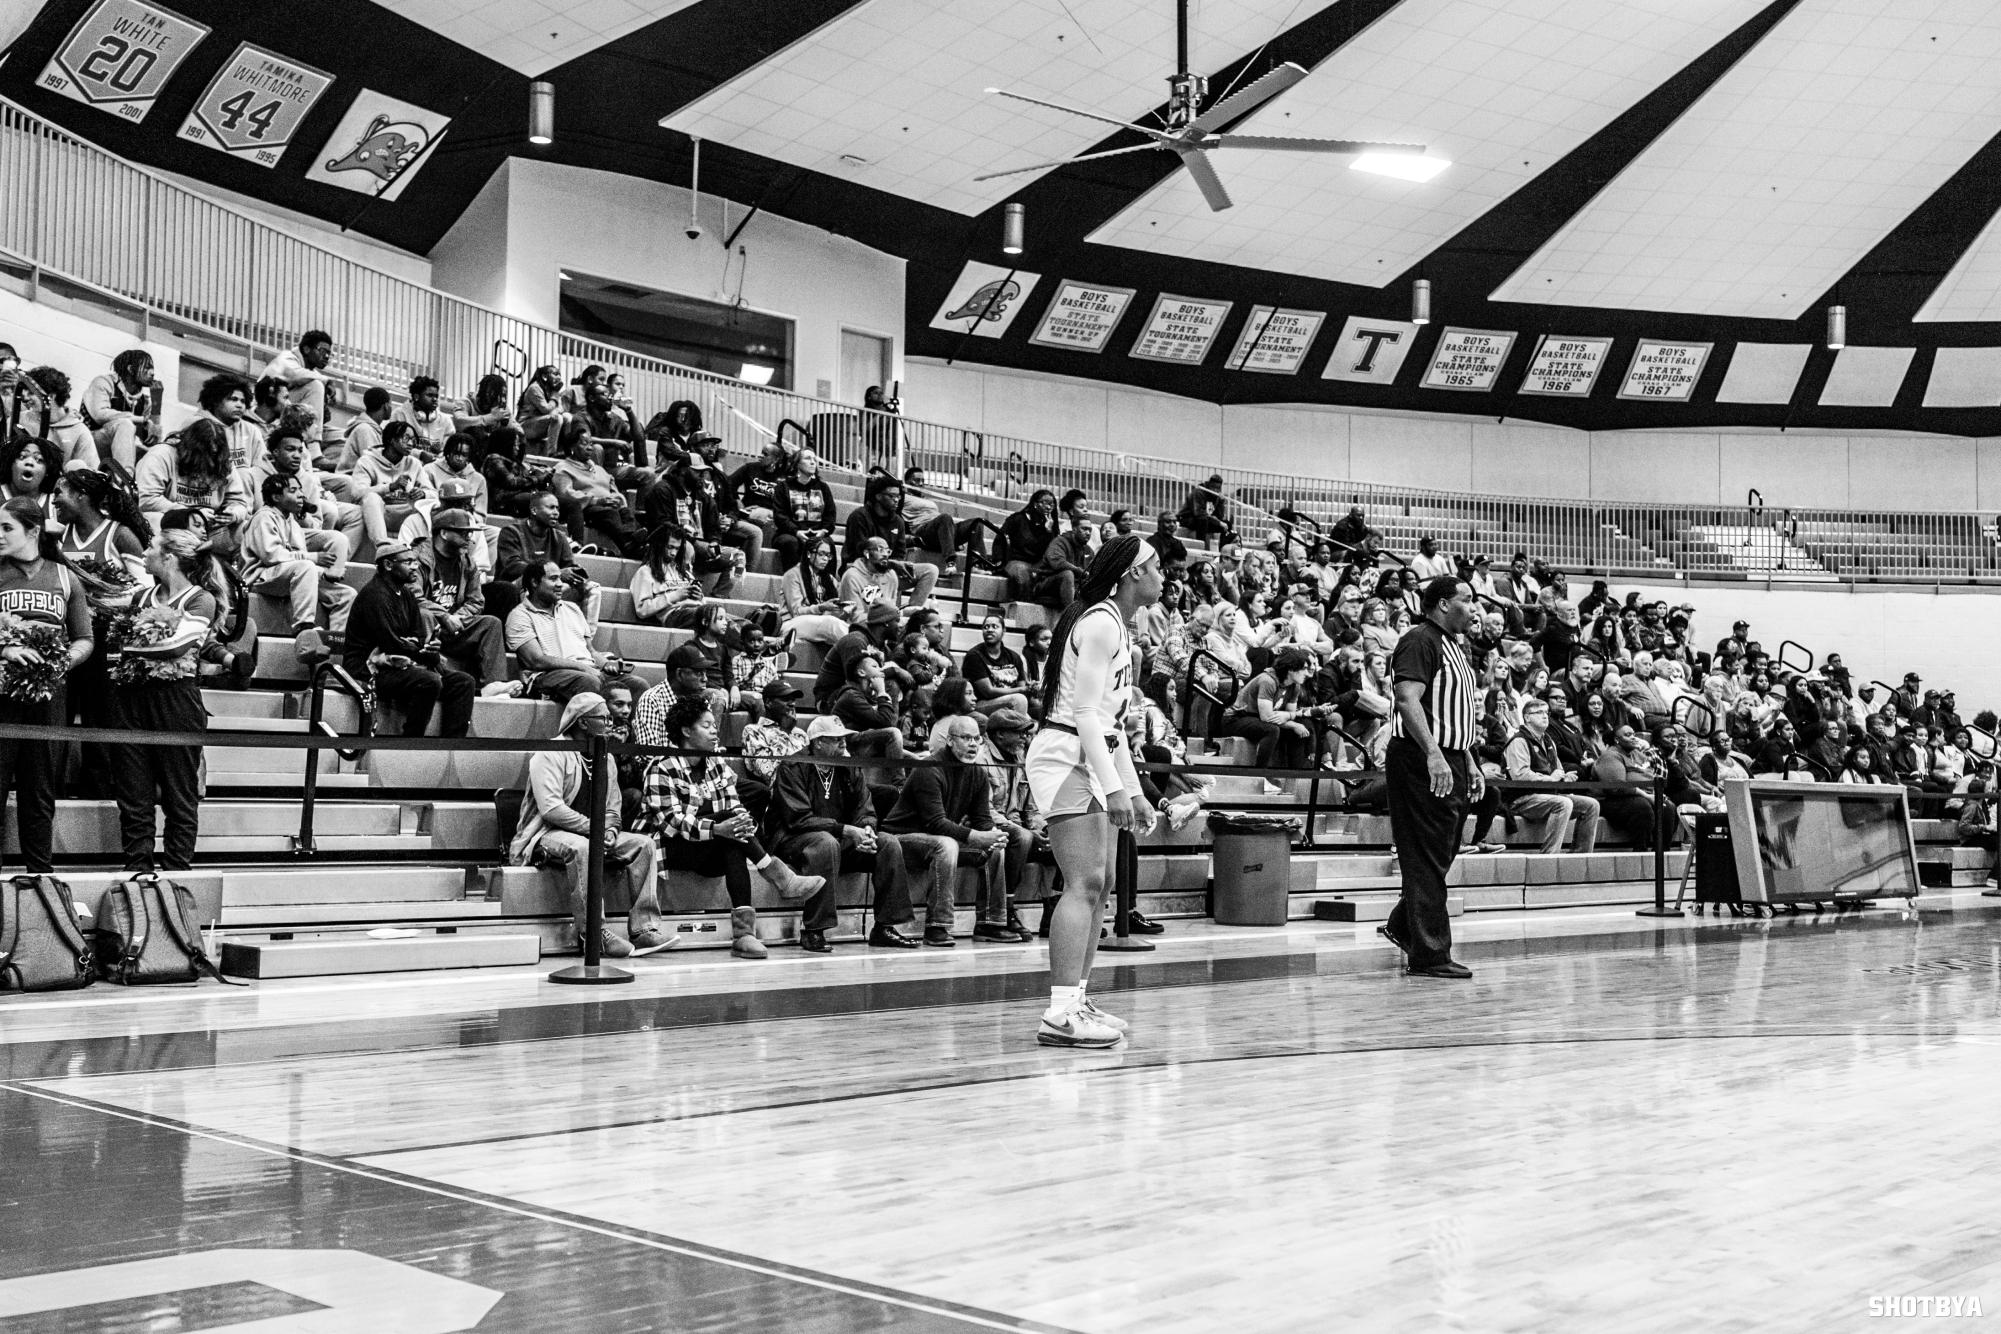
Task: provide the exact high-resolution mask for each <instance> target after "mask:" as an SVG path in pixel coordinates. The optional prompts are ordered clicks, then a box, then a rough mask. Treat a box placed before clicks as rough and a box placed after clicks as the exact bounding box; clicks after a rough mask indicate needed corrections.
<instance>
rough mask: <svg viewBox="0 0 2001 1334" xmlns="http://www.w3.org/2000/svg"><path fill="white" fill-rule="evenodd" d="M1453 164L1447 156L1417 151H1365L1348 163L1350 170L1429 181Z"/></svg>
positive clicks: (1399, 178)
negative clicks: (1424, 154)
mask: <svg viewBox="0 0 2001 1334" xmlns="http://www.w3.org/2000/svg"><path fill="white" fill-rule="evenodd" d="M1451 165H1452V163H1451V162H1450V161H1449V160H1448V159H1446V158H1442V157H1421V156H1419V155H1418V154H1416V153H1363V154H1362V155H1361V156H1360V157H1357V158H1356V159H1355V160H1354V161H1353V162H1350V163H1349V164H1348V170H1349V171H1366V172H1370V173H1372V174H1374V175H1377V176H1394V177H1396V178H1397V179H1398V180H1400V181H1428V180H1430V179H1431V178H1432V177H1434V176H1436V175H1438V173H1439V172H1441V171H1444V170H1445V169H1446V168H1447V167H1449V166H1451Z"/></svg>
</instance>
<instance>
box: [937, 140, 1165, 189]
mask: <svg viewBox="0 0 2001 1334" xmlns="http://www.w3.org/2000/svg"><path fill="white" fill-rule="evenodd" d="M1158 147H1159V146H1158V145H1156V144H1134V145H1133V146H1132V147H1130V148H1107V149H1106V150H1105V151H1104V152H1102V153H1085V154H1083V155H1081V156H1079V157H1066V158H1064V159H1063V160H1062V161H1060V162H1037V163H1034V164H1032V165H1030V166H1026V167H1009V168H1008V169H1007V170H1006V171H990V172H988V173H987V174H986V175H984V176H975V177H973V179H974V180H976V181H997V180H999V179H1000V178H1001V177H1003V176H1019V175H1021V174H1022V173H1023V172H1025V171H1052V170H1054V169H1055V168H1057V167H1067V166H1069V165H1070V164H1071V163H1073V162H1095V161H1097V160H1098V159H1099V158H1101V157H1117V156H1118V155H1119V154H1121V153H1152V152H1156V151H1158Z"/></svg>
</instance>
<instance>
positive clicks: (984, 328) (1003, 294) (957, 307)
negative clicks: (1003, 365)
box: [931, 260, 1042, 338]
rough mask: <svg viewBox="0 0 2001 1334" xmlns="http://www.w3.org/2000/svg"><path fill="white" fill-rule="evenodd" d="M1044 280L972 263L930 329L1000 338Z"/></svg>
mask: <svg viewBox="0 0 2001 1334" xmlns="http://www.w3.org/2000/svg"><path fill="white" fill-rule="evenodd" d="M1041 277H1042V275H1041V274H1039V273H1023V272H1022V271H1021V270H1020V269H1003V268H997V267H996V266H994V265H992V264H980V263H976V262H974V261H971V260H969V261H967V263H966V266H965V268H963V269H961V270H960V271H959V279H958V281H957V282H955V283H953V284H952V290H951V291H950V292H949V293H947V294H946V296H945V300H944V303H943V304H942V305H940V306H939V307H938V313H937V314H936V315H934V316H932V318H931V327H932V328H933V329H948V330H951V331H953V332H955V333H970V334H972V335H973V337H975V338H999V337H1000V336H1001V335H1002V334H1004V333H1006V332H1007V329H1008V326H1009V325H1010V324H1013V323H1014V317H1015V316H1017V315H1019V314H1020V313H1021V307H1022V303H1023V302H1025V301H1026V300H1027V299H1028V294H1029V293H1030V292H1031V291H1033V290H1034V289H1035V284H1036V282H1037V281H1038V280H1039V279H1040V278H1041Z"/></svg>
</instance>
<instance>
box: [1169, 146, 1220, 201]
mask: <svg viewBox="0 0 2001 1334" xmlns="http://www.w3.org/2000/svg"><path fill="white" fill-rule="evenodd" d="M1175 151H1177V152H1178V153H1180V154H1181V162H1182V165H1183V166H1185V167H1187V168H1188V174H1189V175H1190V176H1192V177H1194V178H1195V188H1196V189H1198V190H1200V191H1201V192H1202V197H1203V198H1204V199H1206V200H1208V201H1209V207H1210V208H1211V209H1212V210H1214V211H1215V212H1217V213H1221V212H1222V211H1223V210H1224V209H1226V208H1228V207H1230V192H1229V191H1228V190H1225V189H1224V188H1223V181H1222V178H1221V177H1219V176H1218V175H1216V168H1215V167H1213V166H1211V165H1210V162H1209V155H1208V154H1207V153H1205V152H1203V151H1202V150H1201V149H1199V148H1182V149H1177V150H1175Z"/></svg>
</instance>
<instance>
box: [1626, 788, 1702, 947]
mask: <svg viewBox="0 0 2001 1334" xmlns="http://www.w3.org/2000/svg"><path fill="white" fill-rule="evenodd" d="M1661 782H1662V780H1661V776H1660V775H1659V774H1655V775H1654V809H1653V822H1654V906H1653V907H1651V908H1642V909H1640V910H1639V913H1638V914H1637V915H1638V916H1640V917H1681V916H1685V914H1684V913H1683V912H1682V910H1681V909H1679V908H1670V907H1668V906H1667V831H1666V829H1665V827H1664V825H1663V822H1662V820H1661V814H1662V809H1663V807H1664V805H1665V803H1666V797H1665V795H1664V792H1663V789H1662V786H1661ZM1687 855H1689V856H1693V855H1694V850H1693V849H1691V850H1690V851H1689V853H1688V854H1687Z"/></svg>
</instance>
